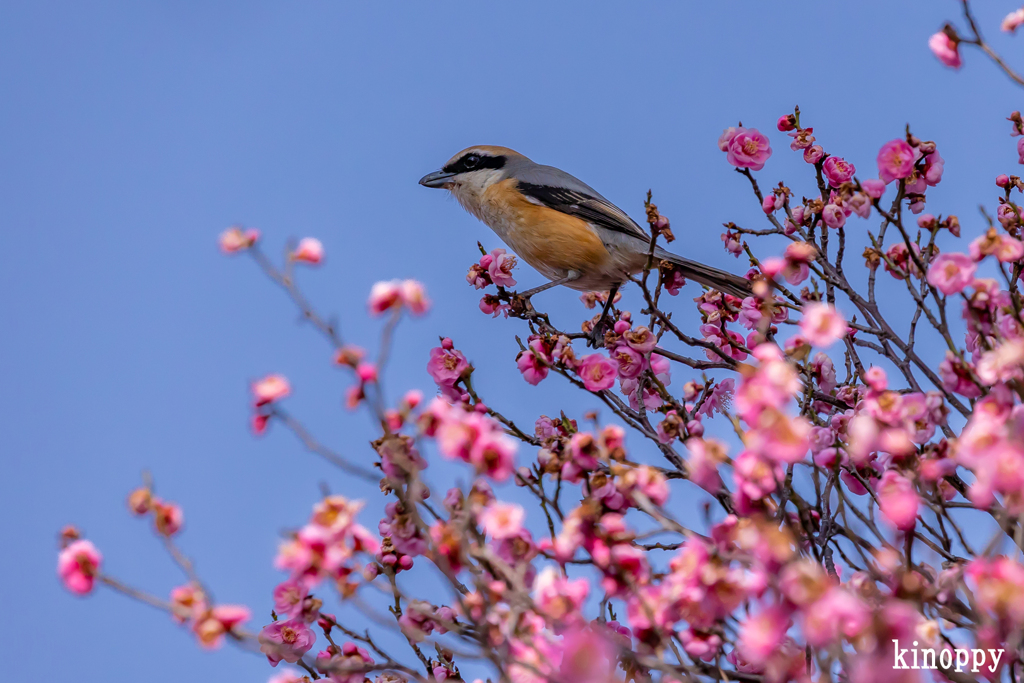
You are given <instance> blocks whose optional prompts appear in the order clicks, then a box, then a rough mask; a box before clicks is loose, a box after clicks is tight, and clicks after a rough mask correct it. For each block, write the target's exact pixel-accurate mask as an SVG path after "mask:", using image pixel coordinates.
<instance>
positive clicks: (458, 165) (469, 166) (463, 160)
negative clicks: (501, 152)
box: [441, 152, 506, 173]
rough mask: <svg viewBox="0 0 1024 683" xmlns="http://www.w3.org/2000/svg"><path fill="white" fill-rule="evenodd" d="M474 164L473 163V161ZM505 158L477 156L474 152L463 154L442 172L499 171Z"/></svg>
mask: <svg viewBox="0 0 1024 683" xmlns="http://www.w3.org/2000/svg"><path fill="white" fill-rule="evenodd" d="M474 159H475V160H476V163H475V164H474V163H473V160H474ZM505 161H506V159H505V157H503V156H497V157H494V156H490V155H486V154H477V153H475V152H473V153H470V154H464V155H462V156H461V157H459V158H458V159H456V160H455V161H453V162H452V163H450V164H448V165H447V166H445V167H444V168H443V169H441V170H442V171H444V172H445V173H466V172H467V171H479V170H480V169H484V168H491V169H499V168H502V167H503V166H504V165H505Z"/></svg>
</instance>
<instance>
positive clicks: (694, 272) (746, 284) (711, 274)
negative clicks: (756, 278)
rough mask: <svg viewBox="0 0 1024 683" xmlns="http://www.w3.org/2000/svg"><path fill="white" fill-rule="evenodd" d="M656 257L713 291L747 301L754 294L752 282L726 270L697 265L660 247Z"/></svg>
mask: <svg viewBox="0 0 1024 683" xmlns="http://www.w3.org/2000/svg"><path fill="white" fill-rule="evenodd" d="M654 255H655V256H656V257H658V258H659V259H661V260H663V261H669V262H671V263H674V264H675V265H677V266H679V271H680V272H681V273H682V274H683V277H685V278H688V279H690V280H694V281H696V282H699V283H700V284H702V285H706V286H708V287H711V288H712V289H717V290H718V291H720V292H724V293H726V294H732V295H733V296H738V297H740V298H741V299H745V298H746V297H748V296H750V295H751V293H752V290H751V287H750V280H747V279H746V278H742V277H740V276H739V275H733V274H732V273H727V272H725V271H724V270H719V269H718V268H712V267H711V266H705V265H704V264H703V263H697V262H696V261H691V260H690V259H688V258H683V257H682V256H676V255H675V254H673V253H672V252H669V251H665V250H664V249H662V248H660V247H659V248H658V249H657V250H656V251H655V252H654Z"/></svg>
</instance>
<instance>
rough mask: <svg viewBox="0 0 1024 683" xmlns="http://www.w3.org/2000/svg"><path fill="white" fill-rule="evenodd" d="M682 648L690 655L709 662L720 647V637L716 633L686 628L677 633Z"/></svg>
mask: <svg viewBox="0 0 1024 683" xmlns="http://www.w3.org/2000/svg"><path fill="white" fill-rule="evenodd" d="M679 640H680V641H681V642H682V643H683V649H684V650H686V654H688V655H690V656H691V657H696V658H698V659H703V660H705V661H708V662H710V661H711V660H713V659H714V658H715V655H716V654H717V653H718V651H719V649H720V648H721V647H722V638H721V636H719V635H718V634H716V633H706V632H703V631H695V630H693V629H692V628H688V629H686V630H685V631H683V632H682V633H680V634H679Z"/></svg>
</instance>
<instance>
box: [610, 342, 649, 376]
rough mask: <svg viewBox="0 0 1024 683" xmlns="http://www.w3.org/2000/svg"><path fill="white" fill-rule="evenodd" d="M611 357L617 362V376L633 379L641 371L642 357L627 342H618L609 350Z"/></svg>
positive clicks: (642, 366)
mask: <svg viewBox="0 0 1024 683" xmlns="http://www.w3.org/2000/svg"><path fill="white" fill-rule="evenodd" d="M611 357H612V359H613V360H614V361H615V362H616V363H617V364H618V372H619V377H621V378H623V379H635V378H636V377H638V376H639V375H640V373H641V372H643V369H644V357H643V355H642V354H641V353H640V352H639V351H637V350H636V349H633V348H631V347H630V346H629V345H628V344H619V345H618V346H616V347H615V349H614V350H613V351H612V352H611Z"/></svg>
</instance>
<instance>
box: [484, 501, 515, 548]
mask: <svg viewBox="0 0 1024 683" xmlns="http://www.w3.org/2000/svg"><path fill="white" fill-rule="evenodd" d="M525 517H526V511H525V510H523V506H522V505H516V504H515V503H502V502H494V503H491V504H490V505H488V506H487V507H485V508H484V509H483V511H482V512H481V513H480V526H482V527H483V529H484V531H485V532H487V533H488V534H490V536H491V538H495V539H498V540H499V541H500V540H504V539H506V538H512V537H513V536H517V535H518V534H519V532H520V531H522V529H523V519H524V518H525Z"/></svg>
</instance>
